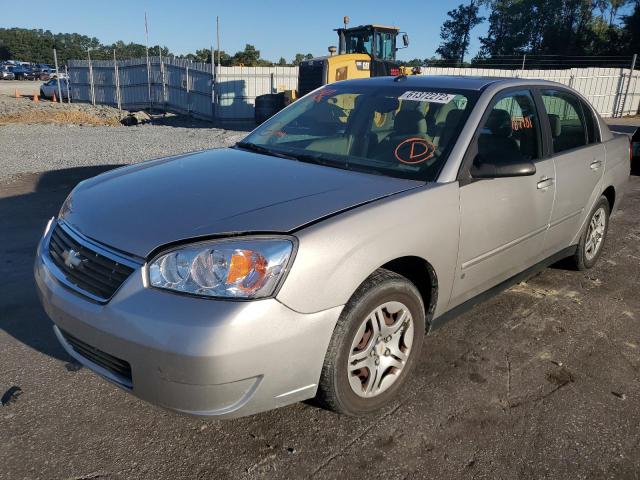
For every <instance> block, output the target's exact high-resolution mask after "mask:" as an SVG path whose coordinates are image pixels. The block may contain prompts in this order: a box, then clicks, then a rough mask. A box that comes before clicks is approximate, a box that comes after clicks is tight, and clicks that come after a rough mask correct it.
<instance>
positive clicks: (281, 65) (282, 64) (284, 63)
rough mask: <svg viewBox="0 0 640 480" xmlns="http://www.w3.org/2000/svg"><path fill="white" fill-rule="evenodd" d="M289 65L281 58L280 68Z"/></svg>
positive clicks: (279, 61)
mask: <svg viewBox="0 0 640 480" xmlns="http://www.w3.org/2000/svg"><path fill="white" fill-rule="evenodd" d="M286 65H287V61H286V60H285V58H284V57H280V60H278V66H280V67H284V66H286Z"/></svg>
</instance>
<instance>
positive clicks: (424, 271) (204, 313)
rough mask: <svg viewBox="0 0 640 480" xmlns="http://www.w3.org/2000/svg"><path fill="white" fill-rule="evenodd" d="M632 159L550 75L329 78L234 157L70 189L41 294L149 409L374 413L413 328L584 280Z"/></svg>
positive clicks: (406, 360)
mask: <svg viewBox="0 0 640 480" xmlns="http://www.w3.org/2000/svg"><path fill="white" fill-rule="evenodd" d="M629 153H630V144H629V139H628V138H627V137H626V136H619V135H614V134H612V133H611V131H610V130H609V128H608V127H607V125H606V124H605V123H604V122H603V121H602V119H601V118H600V117H599V115H598V114H597V113H596V111H595V110H594V109H593V107H592V106H591V105H590V104H589V103H588V102H587V100H586V99H585V98H584V97H583V96H581V95H580V94H578V93H577V92H575V91H574V90H572V89H571V88H568V87H566V86H564V85H561V84H558V83H554V82H546V81H541V80H540V81H537V80H526V79H495V78H488V77H486V78H480V77H438V76H410V77H405V76H399V77H396V78H390V77H379V78H375V79H366V80H365V79H362V80H349V81H345V82H337V83H333V84H331V85H328V86H325V87H323V88H320V89H318V90H315V91H313V92H311V93H310V94H308V95H307V96H305V97H303V98H301V99H299V100H298V101H296V102H294V103H293V104H291V105H290V106H288V107H287V108H285V109H284V110H282V111H281V112H280V113H278V114H276V115H275V116H273V117H272V118H271V119H269V120H267V121H266V122H265V123H264V124H262V125H261V126H260V127H258V128H257V129H256V130H254V131H253V132H252V133H250V134H249V136H247V137H246V138H245V139H244V140H243V141H241V142H239V143H237V144H236V145H235V147H233V148H228V149H221V150H212V151H204V152H196V153H191V154H186V155H179V156H175V157H171V158H164V159H159V160H156V161H150V162H145V163H142V164H138V165H132V166H128V167H123V168H119V169H116V170H113V171H111V172H107V173H105V174H102V175H99V176H97V177H95V178H93V179H88V180H85V181H83V182H82V183H80V184H79V185H78V186H77V187H76V188H75V189H74V190H73V191H72V192H71V194H70V195H69V196H68V198H67V199H66V200H65V202H64V203H63V205H62V208H61V210H60V212H59V214H58V216H57V218H52V219H51V221H50V222H49V224H48V225H47V227H46V228H45V232H44V235H43V238H42V240H41V241H40V244H39V247H38V252H37V255H36V262H35V266H34V268H35V278H36V283H37V288H38V291H39V295H40V298H41V300H42V303H43V305H44V308H45V310H46V312H47V314H48V315H49V316H50V318H51V319H52V320H53V322H54V327H53V330H54V333H55V335H56V336H57V338H58V340H59V341H60V343H61V345H62V346H63V347H64V348H65V350H66V351H67V352H68V353H69V355H71V356H72V357H74V358H75V359H76V360H77V361H78V362H80V363H81V364H83V365H85V366H87V367H88V368H90V369H92V370H93V371H94V372H96V373H98V374H99V375H101V376H103V377H104V378H106V379H108V380H109V381H111V382H113V383H115V384H117V385H118V386H119V387H121V388H122V389H123V390H125V391H127V392H130V393H132V394H134V395H137V396H139V397H140V398H143V399H145V400H147V401H149V402H152V403H155V404H159V405H162V406H163V407H166V408H170V409H174V410H177V411H180V412H185V413H190V414H194V415H205V416H217V417H236V416H242V415H248V414H253V413H256V412H259V411H263V410H267V409H271V408H275V407H279V406H282V405H286V404H290V403H293V402H298V401H301V400H305V399H308V398H312V397H316V399H317V400H318V401H319V402H320V403H321V404H322V405H324V406H326V407H328V408H331V409H333V410H336V411H338V412H342V413H345V414H350V415H362V414H368V413H372V412H374V411H376V410H378V409H380V408H381V407H383V406H385V405H388V404H389V403H390V402H392V401H393V400H394V398H396V397H397V396H398V395H401V393H402V391H401V387H402V385H403V384H404V383H406V382H407V381H409V379H410V377H409V374H410V372H411V371H412V369H414V367H415V365H416V363H418V362H419V361H421V360H422V359H425V358H429V352H426V353H421V347H422V343H423V338H424V334H425V332H431V331H433V330H434V329H435V328H437V327H438V326H440V325H442V324H443V323H444V322H445V321H446V320H447V319H449V318H452V317H454V316H455V315H457V314H459V313H460V312H462V311H464V310H465V309H468V308H470V307H471V306H473V305H474V304H476V303H477V301H478V300H479V299H483V298H486V297H488V296H490V295H491V294H494V293H496V292H498V291H500V290H502V289H504V288H506V287H508V286H510V285H513V284H514V283H515V282H518V281H521V280H523V279H526V278H527V277H528V276H530V275H532V274H533V273H535V272H537V271H538V270H540V269H541V268H544V267H545V266H548V265H550V264H552V263H554V262H557V261H558V260H560V259H564V258H569V259H571V261H572V262H573V264H574V265H575V267H576V268H577V269H579V270H585V269H589V268H591V267H593V266H594V265H595V263H596V262H597V260H598V258H599V257H600V255H601V253H602V251H603V246H604V243H605V239H606V236H607V229H608V227H609V216H610V214H611V213H612V212H614V211H615V210H616V208H617V207H618V205H619V204H620V201H621V199H622V197H623V193H624V190H625V185H626V182H627V180H628V176H629ZM496 321H497V322H499V321H500V319H496ZM445 337H446V336H443V337H440V339H441V340H442V339H443V338H445ZM532 341H533V340H532ZM421 370H424V371H426V369H421ZM75 394H76V395H77V392H75Z"/></svg>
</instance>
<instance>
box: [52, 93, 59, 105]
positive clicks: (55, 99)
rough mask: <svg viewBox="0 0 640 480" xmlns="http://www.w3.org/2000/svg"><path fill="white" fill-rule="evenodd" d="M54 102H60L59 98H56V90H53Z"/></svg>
mask: <svg viewBox="0 0 640 480" xmlns="http://www.w3.org/2000/svg"><path fill="white" fill-rule="evenodd" d="M51 101H52V102H53V103H58V99H57V98H56V92H53V98H52V99H51Z"/></svg>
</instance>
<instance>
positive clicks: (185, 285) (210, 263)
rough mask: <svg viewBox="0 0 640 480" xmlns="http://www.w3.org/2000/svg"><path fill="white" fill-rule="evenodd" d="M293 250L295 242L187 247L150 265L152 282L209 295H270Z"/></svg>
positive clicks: (277, 240)
mask: <svg viewBox="0 0 640 480" xmlns="http://www.w3.org/2000/svg"><path fill="white" fill-rule="evenodd" d="M292 251H293V241H292V240H290V239H285V238H252V239H228V240H216V241H210V242H203V243H197V244H191V245H186V246H184V247H179V248H176V249H173V250H170V251H168V252H165V253H163V254H161V255H160V256H158V257H157V258H156V259H155V260H153V261H152V262H151V263H150V264H149V268H148V271H149V284H150V285H151V286H153V287H158V288H165V289H168V290H174V291H177V292H184V293H190V294H194V295H202V296H205V297H224V298H263V297H268V296H270V295H272V294H273V293H274V291H275V289H276V287H277V286H278V284H279V282H280V280H281V278H282V276H283V275H284V272H285V270H286V268H287V265H288V263H289V259H290V258H291V252H292Z"/></svg>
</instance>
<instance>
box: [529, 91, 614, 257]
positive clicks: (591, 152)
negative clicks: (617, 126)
mask: <svg viewBox="0 0 640 480" xmlns="http://www.w3.org/2000/svg"><path fill="white" fill-rule="evenodd" d="M539 94H540V97H541V100H542V104H543V106H544V110H545V113H544V115H543V116H544V122H545V123H546V125H545V128H548V138H550V140H551V142H550V143H551V147H552V151H553V160H554V163H555V170H556V199H555V203H554V206H553V212H552V214H551V221H550V225H549V232H548V233H547V238H546V240H545V245H544V251H545V252H547V253H549V254H552V253H555V252H556V251H559V250H561V249H562V248H565V247H568V246H570V245H571V244H572V243H575V242H576V241H577V240H576V236H577V234H578V232H579V231H580V227H581V226H582V223H583V222H584V220H585V218H586V216H587V215H588V213H589V209H590V206H591V205H592V204H593V202H594V201H595V196H596V195H597V189H596V186H597V185H598V183H599V182H600V180H601V179H602V173H603V171H604V162H605V149H604V145H603V144H602V143H601V142H600V138H599V133H600V132H599V130H598V128H597V127H596V125H597V123H596V122H595V117H594V115H593V112H592V111H591V107H590V106H589V105H587V104H586V102H583V101H582V100H580V98H579V97H578V96H577V95H575V94H574V93H572V92H570V91H569V90H564V89H559V88H552V89H540V91H539Z"/></svg>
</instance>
